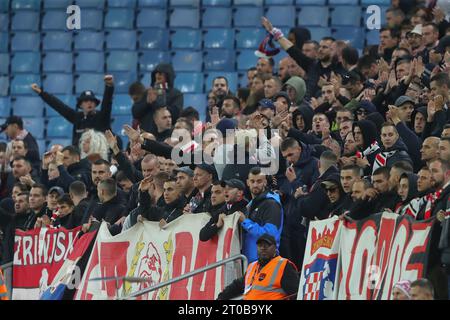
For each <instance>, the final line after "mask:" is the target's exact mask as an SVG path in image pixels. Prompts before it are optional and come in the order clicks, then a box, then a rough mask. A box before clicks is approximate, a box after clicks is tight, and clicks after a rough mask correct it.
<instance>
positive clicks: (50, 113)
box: [44, 86, 77, 117]
mask: <svg viewBox="0 0 450 320" xmlns="http://www.w3.org/2000/svg"><path fill="white" fill-rule="evenodd" d="M44 88H45V86H44ZM49 92H51V93H53V92H52V91H49ZM55 96H56V97H57V98H58V99H59V100H61V101H62V102H63V103H65V104H66V105H67V106H69V107H70V108H72V109H75V106H76V104H77V98H76V97H75V96H73V95H71V94H67V95H66V94H55ZM45 115H46V116H47V117H61V115H60V114H59V113H58V112H56V111H55V109H53V108H52V107H50V106H49V105H48V104H45Z"/></svg>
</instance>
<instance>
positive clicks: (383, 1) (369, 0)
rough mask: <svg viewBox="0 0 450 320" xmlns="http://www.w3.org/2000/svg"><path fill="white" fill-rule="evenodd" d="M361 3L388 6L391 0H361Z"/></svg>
mask: <svg viewBox="0 0 450 320" xmlns="http://www.w3.org/2000/svg"><path fill="white" fill-rule="evenodd" d="M361 4H362V5H374V4H375V5H379V6H390V5H391V0H361Z"/></svg>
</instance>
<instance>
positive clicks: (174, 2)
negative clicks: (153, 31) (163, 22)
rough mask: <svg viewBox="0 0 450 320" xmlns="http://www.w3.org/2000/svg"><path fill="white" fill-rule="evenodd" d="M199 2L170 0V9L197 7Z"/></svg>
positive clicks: (194, 0) (195, 0)
mask: <svg viewBox="0 0 450 320" xmlns="http://www.w3.org/2000/svg"><path fill="white" fill-rule="evenodd" d="M199 5H200V0H170V6H171V7H180V6H181V7H196V8H197V7H198V6H199Z"/></svg>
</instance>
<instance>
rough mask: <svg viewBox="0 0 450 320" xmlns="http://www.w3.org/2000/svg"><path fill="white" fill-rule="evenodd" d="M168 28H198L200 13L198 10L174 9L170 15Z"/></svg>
mask: <svg viewBox="0 0 450 320" xmlns="http://www.w3.org/2000/svg"><path fill="white" fill-rule="evenodd" d="M169 21H170V22H169V26H170V27H171V28H194V29H196V28H198V27H199V24H200V12H199V10H198V9H188V8H175V9H174V10H173V12H172V13H171V14H170V20H169Z"/></svg>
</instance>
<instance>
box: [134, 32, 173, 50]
mask: <svg viewBox="0 0 450 320" xmlns="http://www.w3.org/2000/svg"><path fill="white" fill-rule="evenodd" d="M139 49H141V50H168V49H169V31H168V30H167V29H144V30H142V32H140V33H139Z"/></svg>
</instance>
